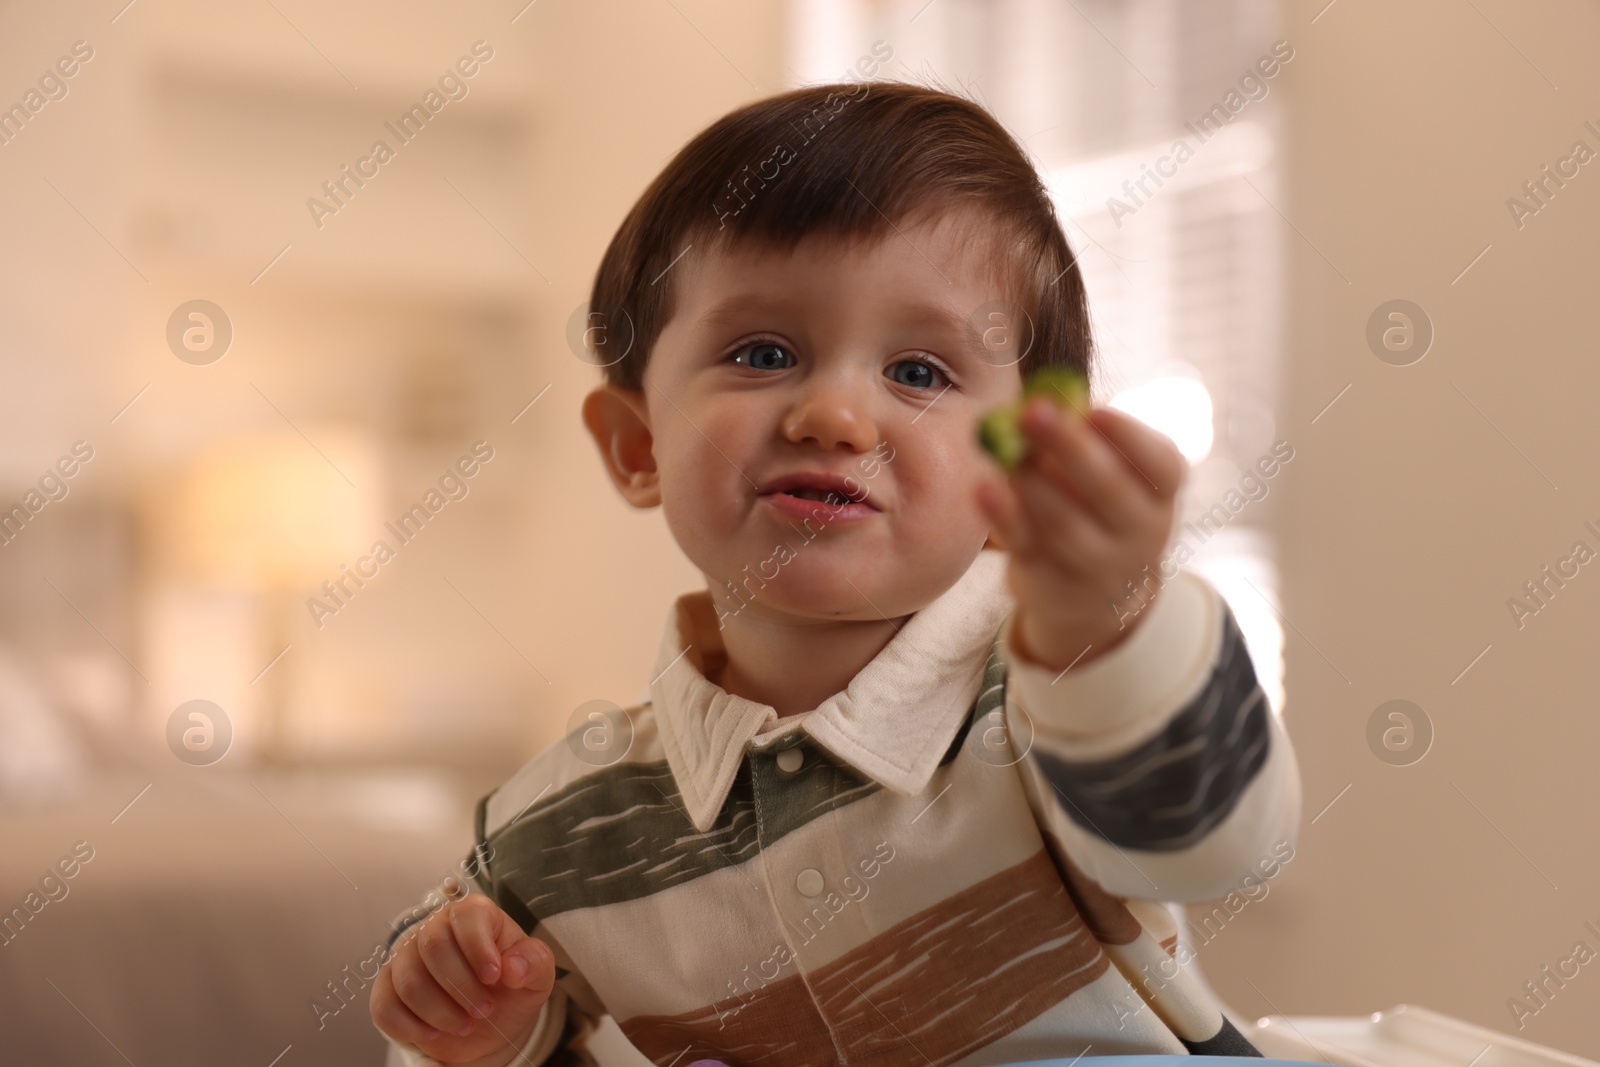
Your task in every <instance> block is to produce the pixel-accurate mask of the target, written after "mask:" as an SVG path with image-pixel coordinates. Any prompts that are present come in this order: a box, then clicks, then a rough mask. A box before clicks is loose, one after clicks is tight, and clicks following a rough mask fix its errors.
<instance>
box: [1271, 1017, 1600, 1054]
mask: <svg viewBox="0 0 1600 1067" xmlns="http://www.w3.org/2000/svg"><path fill="white" fill-rule="evenodd" d="M1249 1037H1250V1041H1251V1042H1252V1043H1253V1044H1254V1045H1255V1046H1256V1047H1257V1048H1258V1049H1260V1050H1261V1052H1262V1054H1263V1055H1266V1056H1273V1057H1281V1058H1284V1059H1298V1060H1313V1059H1322V1058H1326V1059H1327V1060H1329V1061H1331V1062H1333V1063H1335V1064H1344V1065H1346V1067H1600V1063H1596V1062H1595V1061H1594V1060H1590V1059H1585V1058H1583V1057H1582V1056H1574V1055H1572V1054H1571V1053H1569V1052H1558V1051H1557V1050H1555V1049H1552V1048H1546V1047H1544V1046H1543V1045H1536V1044H1534V1043H1533V1042H1531V1041H1524V1040H1522V1039H1521V1038H1517V1037H1512V1036H1511V1035H1509V1034H1502V1033H1500V1032H1498V1031H1496V1030H1486V1029H1484V1028H1483V1027H1481V1026H1474V1025H1472V1024H1471V1023H1466V1022H1462V1021H1461V1020H1460V1019H1456V1018H1452V1017H1451V1016H1449V1015H1442V1014H1440V1013H1439V1012H1436V1011H1430V1010H1429V1009H1427V1008H1419V1007H1417V1006H1416V1005H1415V1004H1401V1005H1398V1006H1397V1007H1393V1008H1390V1009H1389V1010H1388V1011H1377V1012H1373V1013H1372V1014H1371V1015H1369V1016H1367V1017H1366V1018H1362V1017H1360V1016H1308V1015H1297V1016H1293V1017H1286V1016H1282V1015H1268V1016H1266V1017H1264V1018H1262V1019H1259V1020H1257V1022H1256V1027H1255V1029H1254V1030H1253V1031H1252V1032H1251V1033H1250V1034H1249Z"/></svg>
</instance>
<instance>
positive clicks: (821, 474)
mask: <svg viewBox="0 0 1600 1067" xmlns="http://www.w3.org/2000/svg"><path fill="white" fill-rule="evenodd" d="M778 494H781V495H784V496H791V497H794V498H796V499H799V500H809V501H813V502H817V503H823V504H830V505H833V506H835V507H839V506H845V505H855V506H861V507H867V508H871V509H872V510H874V511H876V510H877V505H875V504H873V503H871V501H870V500H869V499H868V494H867V491H866V488H865V487H864V486H862V485H861V484H860V483H859V482H854V484H853V486H852V480H851V479H847V478H844V477H842V476H840V475H837V474H829V473H828V472H826V471H793V472H791V473H789V474H784V475H780V476H778V477H776V478H773V479H772V480H771V481H769V482H767V484H766V485H764V486H762V487H761V490H760V495H761V496H773V495H778Z"/></svg>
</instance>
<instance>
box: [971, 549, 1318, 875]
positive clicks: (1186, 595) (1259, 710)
mask: <svg viewBox="0 0 1600 1067" xmlns="http://www.w3.org/2000/svg"><path fill="white" fill-rule="evenodd" d="M1147 610H1148V612H1149V617H1148V618H1147V619H1145V620H1144V621H1143V622H1142V623H1141V624H1140V626H1139V628H1138V629H1137V630H1135V631H1134V632H1133V633H1132V634H1131V635H1130V636H1129V637H1128V638H1127V640H1126V641H1125V642H1123V643H1121V644H1119V645H1118V646H1117V647H1116V648H1115V649H1113V650H1112V651H1111V652H1109V653H1107V654H1106V656H1104V657H1103V658H1100V659H1096V660H1094V661H1092V662H1090V663H1088V664H1087V665H1086V666H1085V665H1082V664H1080V665H1079V666H1075V667H1072V668H1071V669H1070V670H1068V671H1067V672H1066V673H1065V674H1062V673H1060V672H1059V671H1058V670H1055V669H1051V668H1048V667H1044V666H1041V665H1039V664H1036V663H1032V662H1029V661H1028V660H1027V659H1026V658H1025V657H1024V656H1022V655H1021V654H1020V652H1019V650H1018V649H1017V647H1016V644H1015V633H1014V622H1015V616H1013V617H1012V618H1010V619H1008V620H1007V621H1006V624H1005V626H1004V627H1003V629H1002V631H1001V633H1002V646H1001V647H1002V652H1003V654H1004V655H1005V656H1006V660H1007V684H1006V705H1007V706H1006V711H1005V714H1006V721H1007V724H1008V733H1009V734H1010V737H1011V741H1012V744H1013V746H1014V747H1015V748H1016V749H1017V750H1019V751H1020V750H1021V749H1022V748H1023V747H1024V746H1026V747H1027V755H1026V757H1025V760H1024V766H1023V767H1022V768H1021V769H1022V771H1023V774H1024V781H1025V783H1026V786H1027V789H1028V792H1029V801H1030V804H1031V805H1032V806H1033V808H1034V812H1035V816H1036V817H1037V818H1038V819H1039V821H1040V825H1041V826H1042V827H1043V828H1045V829H1047V830H1048V831H1049V832H1051V833H1052V834H1054V836H1055V837H1056V838H1057V839H1058V840H1059V841H1060V842H1061V844H1062V845H1063V846H1064V847H1065V848H1066V850H1067V851H1068V852H1069V853H1070V854H1071V855H1072V857H1073V860H1074V862H1075V863H1076V864H1077V865H1078V866H1079V867H1081V868H1082V869H1083V870H1084V871H1085V873H1087V874H1088V875H1089V876H1090V877H1092V878H1093V879H1094V880H1095V881H1096V882H1098V883H1100V885H1102V886H1103V887H1105V889H1106V890H1107V891H1108V892H1111V893H1113V894H1116V895H1118V896H1123V897H1133V898H1140V899H1150V900H1175V901H1198V900H1210V899H1212V898H1215V897H1220V896H1223V895H1224V894H1226V893H1227V892H1228V891H1229V890H1231V889H1236V888H1238V887H1239V886H1240V885H1241V883H1242V882H1243V880H1244V879H1245V878H1246V877H1247V876H1254V877H1255V878H1256V879H1258V880H1259V879H1260V878H1261V877H1262V872H1263V870H1268V871H1275V870H1276V866H1277V862H1278V861H1281V860H1285V859H1287V858H1290V857H1292V856H1293V845H1294V842H1295V839H1296V837H1297V835H1298V828H1299V823H1300V809H1301V793H1300V774H1299V768H1298V765H1297V761H1296V759H1295V754H1294V748H1293V746H1292V745H1291V744H1290V741H1289V736H1288V734H1287V733H1286V732H1285V731H1284V728H1283V725H1282V723H1281V722H1279V720H1278V717H1277V716H1276V715H1274V714H1273V713H1272V711H1271V710H1270V708H1269V707H1268V706H1267V701H1266V696H1265V694H1264V693H1263V692H1262V690H1261V687H1260V685H1259V684H1258V683H1257V680H1256V675H1255V670H1254V668H1253V665H1252V664H1251V661H1250V656H1249V653H1248V651H1247V650H1246V649H1245V646H1244V641H1243V638H1242V636H1241V634H1240V632H1239V629H1238V625H1237V623H1236V622H1235V621H1234V618H1233V615H1232V613H1231V612H1230V611H1229V610H1228V606H1227V604H1226V602H1225V601H1224V600H1223V599H1222V597H1221V596H1220V595H1218V594H1217V592H1216V591H1215V590H1213V589H1212V588H1211V586H1210V585H1208V584H1207V583H1205V582H1203V581H1202V580H1200V579H1199V578H1197V577H1195V576H1194V575H1192V574H1190V573H1189V572H1187V571H1180V572H1178V573H1177V575H1176V576H1174V577H1173V578H1172V579H1170V580H1169V581H1168V582H1167V583H1166V585H1165V586H1164V587H1163V588H1162V590H1161V594H1160V597H1158V598H1157V599H1156V600H1155V602H1154V603H1152V604H1151V606H1150V607H1149V608H1148V609H1147ZM1284 849H1288V850H1289V851H1288V854H1287V856H1285V854H1284V851H1283V850H1284ZM1269 877H1270V875H1269Z"/></svg>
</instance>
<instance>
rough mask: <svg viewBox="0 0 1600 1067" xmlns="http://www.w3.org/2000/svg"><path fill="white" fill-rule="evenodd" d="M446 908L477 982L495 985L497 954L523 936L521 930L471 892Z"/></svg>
mask: <svg viewBox="0 0 1600 1067" xmlns="http://www.w3.org/2000/svg"><path fill="white" fill-rule="evenodd" d="M447 907H448V908H449V911H450V930H451V932H452V933H453V934H454V935H455V940H456V944H457V945H458V946H459V947H460V949H461V953H462V955H464V956H465V957H466V959H467V963H468V964H469V965H471V967H472V970H473V972H474V973H475V974H476V975H477V977H478V980H479V981H480V982H482V983H483V984H484V985H486V986H487V985H493V984H494V983H496V982H498V981H499V980H500V953H501V951H502V950H503V949H504V948H506V947H507V946H508V945H510V944H513V943H515V939H516V938H519V937H521V936H522V930H521V928H519V927H518V926H517V924H516V923H514V922H512V921H511V917H510V916H509V915H507V914H506V913H505V912H503V911H501V910H500V908H499V907H498V906H497V905H496V904H495V903H494V901H492V900H490V899H489V898H488V897H486V896H484V895H483V894H482V893H472V894H470V895H468V896H465V897H463V898H462V899H460V900H458V901H455V902H453V903H451V904H449V905H447ZM508 927H509V928H510V929H507V928H508Z"/></svg>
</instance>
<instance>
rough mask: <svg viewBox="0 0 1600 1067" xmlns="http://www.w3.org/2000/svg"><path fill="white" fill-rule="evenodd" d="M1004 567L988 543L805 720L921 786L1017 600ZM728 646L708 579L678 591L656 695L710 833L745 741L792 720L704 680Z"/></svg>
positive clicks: (835, 749)
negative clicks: (690, 589)
mask: <svg viewBox="0 0 1600 1067" xmlns="http://www.w3.org/2000/svg"><path fill="white" fill-rule="evenodd" d="M1005 565H1006V557H1005V554H1004V553H1003V552H1000V551H997V550H993V549H986V550H984V551H981V552H979V553H978V556H977V558H976V559H975V560H974V561H973V563H972V566H971V567H970V568H968V570H967V572H966V573H965V574H963V575H962V576H961V578H960V579H958V580H957V581H956V583H955V584H954V585H952V586H951V587H950V588H949V589H947V590H945V592H944V593H942V594H941V595H940V596H938V597H937V598H936V599H934V600H933V601H932V602H931V603H929V604H928V605H927V606H926V607H924V608H922V609H921V610H920V611H917V612H915V613H913V614H912V615H911V616H910V618H909V619H908V620H907V621H906V622H905V624H904V625H902V626H901V628H900V631H899V632H898V633H897V634H895V636H894V637H893V638H892V639H891V640H890V641H889V643H888V644H887V645H885V646H884V648H883V651H881V652H879V653H878V655H877V656H876V657H874V658H873V660H872V661H871V662H870V663H868V664H867V665H866V666H865V667H863V668H862V669H861V671H860V672H859V673H858V674H857V675H856V676H855V677H854V678H853V679H851V681H850V684H849V685H848V686H847V687H846V688H845V689H844V691H843V692H839V693H835V694H834V695H833V696H831V697H829V698H828V699H827V700H825V701H823V702H822V704H820V705H819V706H818V707H817V708H816V709H815V710H813V711H809V712H805V713H803V714H802V715H801V716H800V717H799V719H800V728H801V729H803V730H805V732H806V733H807V734H809V735H810V736H811V738H812V739H813V740H815V741H816V742H817V743H818V744H819V745H821V746H822V747H824V748H826V749H827V750H828V751H829V752H831V753H832V754H833V755H835V756H837V757H838V758H839V759H841V760H843V761H844V762H846V763H848V764H849V765H850V766H851V767H853V768H855V769H856V770H857V771H859V772H861V773H862V774H863V775H865V776H867V777H869V778H871V779H873V780H874V781H877V782H878V783H880V784H881V785H883V786H885V787H886V788H888V789H890V790H892V791H894V792H896V793H900V794H904V795H907V796H914V795H916V794H917V793H920V792H921V791H922V788H923V786H925V785H926V784H927V782H928V779H929V778H930V777H931V776H932V775H933V772H934V769H935V768H936V767H937V766H938V764H939V759H940V757H942V756H943V755H944V753H945V751H946V750H947V749H948V748H949V746H950V742H951V741H952V740H953V739H954V738H955V735H956V732H957V730H959V729H960V728H961V724H962V723H963V722H964V721H965V718H966V715H967V712H968V711H969V710H970V709H971V707H972V702H973V700H974V699H975V698H976V697H977V685H978V684H979V681H980V679H981V678H982V675H983V669H984V665H985V663H986V662H987V661H988V657H989V653H990V650H991V648H992V647H993V643H994V640H995V636H996V634H997V632H998V631H999V628H1000V624H1001V623H1002V622H1004V621H1005V618H1006V616H1007V615H1008V614H1010V612H1011V609H1012V607H1013V606H1014V603H1013V601H1012V598H1011V595H1010V592H1009V590H1008V589H1007V588H1006V584H1005V580H1004V579H1005ZM686 646H687V647H686ZM723 655H725V650H724V646H723V644H722V638H721V634H720V631H719V629H718V627H717V619H716V610H715V608H714V606H713V605H712V602H711V594H710V593H709V592H708V591H707V590H704V589H702V590H698V591H696V592H693V593H685V594H683V595H682V596H680V597H678V599H677V600H676V601H675V602H674V603H673V605H672V608H671V609H670V610H669V611H668V613H667V624H666V628H665V633H664V634H663V636H662V640H661V648H660V651H659V652H658V653H657V655H656V663H655V669H654V674H655V676H656V680H655V681H654V682H652V683H651V685H650V694H651V703H652V705H653V706H654V708H655V714H656V720H657V722H658V723H659V724H660V731H661V743H662V748H663V749H664V750H665V752H666V756H667V764H668V766H669V767H670V768H671V770H672V775H673V778H674V779H675V780H676V782H677V785H678V791H679V792H680V793H681V794H682V796H683V800H684V803H685V805H686V806H687V808H688V814H689V818H690V821H692V822H693V823H694V825H695V828H696V829H697V830H699V831H701V832H702V833H703V832H705V831H706V830H707V829H709V828H710V826H711V824H712V823H713V822H714V821H715V820H716V817H717V813H718V812H719V811H721V810H722V804H723V801H724V800H725V799H726V798H727V795H728V790H729V788H730V787H731V786H732V785H733V779H734V776H735V775H736V774H737V773H738V770H739V766H740V764H741V763H742V762H743V760H744V754H745V746H746V744H747V743H748V742H749V741H750V740H751V738H753V737H756V736H757V735H758V734H762V733H763V732H770V731H773V730H774V729H775V728H782V727H786V726H787V725H788V720H787V719H780V718H779V717H778V713H777V712H776V711H775V710H774V709H773V708H772V707H771V706H770V705H767V704H758V703H756V702H755V701H752V700H747V699H745V698H744V697H740V696H735V695H733V694H731V693H728V692H726V691H725V690H723V689H722V688H721V687H720V686H718V685H715V684H713V683H712V682H710V681H708V680H707V679H706V676H705V673H704V671H705V664H706V663H707V662H710V661H712V660H713V658H714V659H716V660H720V659H721V657H722V656H723Z"/></svg>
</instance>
